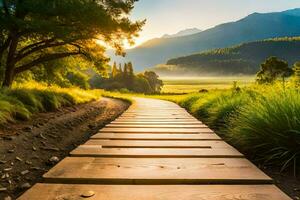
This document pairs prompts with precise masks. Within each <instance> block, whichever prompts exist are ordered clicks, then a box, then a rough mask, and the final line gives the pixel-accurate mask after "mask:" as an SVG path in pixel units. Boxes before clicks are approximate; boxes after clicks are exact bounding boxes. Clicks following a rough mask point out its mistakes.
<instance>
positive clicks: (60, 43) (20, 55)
mask: <svg viewBox="0 0 300 200" xmlns="http://www.w3.org/2000/svg"><path fill="white" fill-rule="evenodd" d="M66 44H68V43H67V42H57V43H52V44H51V43H48V44H47V43H46V44H44V45H40V46H36V47H34V48H32V49H30V50H28V51H27V52H25V53H23V54H20V53H18V55H17V56H16V61H17V62H18V61H20V60H22V59H23V58H25V57H26V56H29V55H31V54H33V53H35V52H37V51H41V50H43V49H47V48H50V47H58V46H63V45H66Z"/></svg>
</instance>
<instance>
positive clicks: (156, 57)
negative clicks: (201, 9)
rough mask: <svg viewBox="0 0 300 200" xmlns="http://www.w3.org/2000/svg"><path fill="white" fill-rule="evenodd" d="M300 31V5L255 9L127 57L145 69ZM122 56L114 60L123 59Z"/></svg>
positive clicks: (152, 43) (133, 51)
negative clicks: (278, 9) (264, 10)
mask: <svg viewBox="0 0 300 200" xmlns="http://www.w3.org/2000/svg"><path fill="white" fill-rule="evenodd" d="M299 35H300V9H294V10H288V11H284V12H275V13H264V14H261V13H253V14H251V15H249V16H247V17H245V18H243V19H241V20H238V21H236V22H230V23H225V24H221V25H218V26H216V27H214V28H211V29H208V30H205V31H202V32H200V33H197V34H193V35H188V36H181V37H174V38H156V39H152V40H149V41H147V42H145V43H144V44H142V45H140V46H138V47H136V48H134V49H130V50H128V51H127V57H126V59H125V60H128V61H132V62H133V64H134V66H135V69H137V70H144V69H145V68H147V67H152V66H155V65H157V64H159V63H166V61H167V60H168V59H170V58H175V57H179V56H184V55H190V54H192V53H195V52H200V51H203V50H211V49H215V48H224V47H229V46H232V45H237V44H240V43H244V42H250V41H257V40H263V39H267V38H275V37H285V36H288V37H293V36H299ZM120 58H121V57H118V58H116V57H113V58H112V59H113V60H116V61H119V62H120V61H124V60H123V59H120Z"/></svg>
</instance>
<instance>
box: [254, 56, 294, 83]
mask: <svg viewBox="0 0 300 200" xmlns="http://www.w3.org/2000/svg"><path fill="white" fill-rule="evenodd" d="M292 73H293V71H292V69H291V68H289V65H288V63H287V62H286V61H284V60H280V59H278V58H276V57H270V58H268V59H267V60H266V61H265V62H264V63H262V64H261V70H260V71H259V72H258V73H257V75H256V81H257V82H258V83H260V84H264V83H273V82H274V81H275V80H277V79H278V78H282V81H283V83H284V82H285V78H286V77H289V76H291V75H292Z"/></svg>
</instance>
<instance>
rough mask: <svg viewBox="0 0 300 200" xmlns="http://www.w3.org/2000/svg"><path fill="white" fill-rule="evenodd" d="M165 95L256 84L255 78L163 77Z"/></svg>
mask: <svg viewBox="0 0 300 200" xmlns="http://www.w3.org/2000/svg"><path fill="white" fill-rule="evenodd" d="M161 79H162V80H163V82H164V87H163V89H162V92H163V93H191V92H198V91H199V90H201V89H207V90H212V89H229V88H232V86H233V82H234V81H236V82H237V86H239V87H244V86H247V85H249V84H251V83H253V82H254V77H253V76H240V77H162V78H161Z"/></svg>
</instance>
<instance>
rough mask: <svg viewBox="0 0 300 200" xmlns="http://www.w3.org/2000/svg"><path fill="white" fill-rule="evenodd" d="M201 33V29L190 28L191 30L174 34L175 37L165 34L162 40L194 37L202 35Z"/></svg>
mask: <svg viewBox="0 0 300 200" xmlns="http://www.w3.org/2000/svg"><path fill="white" fill-rule="evenodd" d="M200 32H201V30H200V29H197V28H189V29H185V30H182V31H179V32H178V33H176V34H173V35H169V34H165V35H164V36H162V38H174V37H182V36H187V35H193V34H196V33H200Z"/></svg>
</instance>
